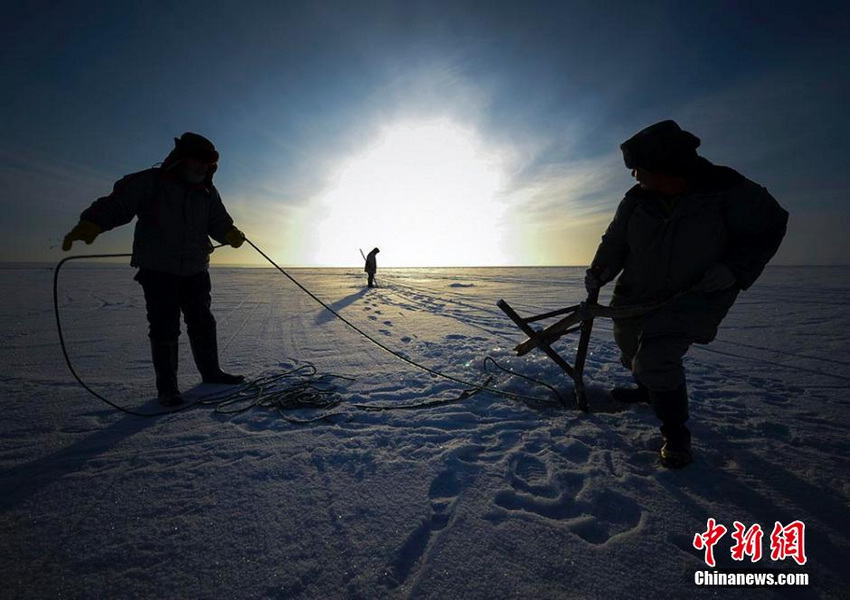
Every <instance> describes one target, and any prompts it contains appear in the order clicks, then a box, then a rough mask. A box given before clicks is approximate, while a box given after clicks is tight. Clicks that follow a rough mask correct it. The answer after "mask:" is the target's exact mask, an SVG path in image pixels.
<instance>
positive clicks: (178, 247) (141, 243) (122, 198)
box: [80, 168, 233, 276]
mask: <svg viewBox="0 0 850 600" xmlns="http://www.w3.org/2000/svg"><path fill="white" fill-rule="evenodd" d="M133 217H138V221H136V231H135V234H134V237H133V258H132V260H131V263H130V264H132V265H133V266H134V267H141V268H144V269H152V270H155V271H162V272H165V273H172V274H174V275H182V276H188V275H195V274H196V273H199V272H201V271H205V270H207V268H208V267H209V262H210V261H209V255H210V252H212V244H211V243H210V240H209V238H210V236H211V237H212V238H213V239H215V240H216V241H218V242H220V243H224V236H225V234H227V232H228V231H230V229H232V228H233V219H232V218H230V215H229V214H227V210H226V209H225V208H224V205H223V204H222V202H221V197H220V196H219V194H218V190H216V188H215V186H214V185H212V183H211V182H206V183H203V184H200V185H190V184H188V183H186V182H184V181H183V180H182V179H181V178H180V177H179V176H178V175H176V173H174V172H173V171H171V172H164V171H163V170H162V169H158V168H155V169H148V170H147V171H141V172H139V173H133V174H132V175H127V176H126V177H124V178H123V179H121V180H120V181H118V182H117V183H116V184H115V187H114V189H113V190H112V193H111V194H110V195H108V196H106V197H104V198H99V199H98V200H96V201H95V202H94V203H92V205H91V206H90V207H89V208H87V209H86V210H85V211H83V213H82V215H81V216H80V219H81V220H85V221H92V222H93V223H96V224H97V225H99V226H100V228H101V229H103V230H104V231H107V230H109V229H113V228H115V227H118V226H120V225H125V224H127V223H129V222H130V221H132V220H133Z"/></svg>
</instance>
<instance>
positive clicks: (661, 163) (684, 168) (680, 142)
mask: <svg viewBox="0 0 850 600" xmlns="http://www.w3.org/2000/svg"><path fill="white" fill-rule="evenodd" d="M699 144H700V141H699V138H698V137H697V136H695V135H694V134H692V133H690V132H687V131H684V130H683V129H682V128H681V127H679V124H678V123H676V121H673V120H669V119H668V120H666V121H661V122H659V123H656V124H655V125H650V126H649V127H647V128H646V129H642V130H641V131H639V132H637V133H636V134H635V135H633V136H632V137H630V138H629V139H628V140H626V141H625V142H623V143H622V144H620V150H622V151H623V160H624V161H625V163H626V167H628V168H629V169H637V168H641V169H646V170H647V171H652V172H653V173H661V174H664V175H687V174H688V173H689V172H690V171H691V170H692V169H693V168H694V165H695V164H697V159H698V158H699V156H698V155H697V148H698V147H699Z"/></svg>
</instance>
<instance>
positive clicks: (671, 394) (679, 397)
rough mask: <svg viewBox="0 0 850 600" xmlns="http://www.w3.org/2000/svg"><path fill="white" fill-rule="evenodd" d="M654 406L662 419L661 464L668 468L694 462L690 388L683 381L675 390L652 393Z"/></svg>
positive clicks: (676, 467)
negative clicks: (689, 400) (686, 425)
mask: <svg viewBox="0 0 850 600" xmlns="http://www.w3.org/2000/svg"><path fill="white" fill-rule="evenodd" d="M650 398H651V401H652V407H653V408H654V409H655V414H656V416H657V417H658V418H659V419H660V420H661V436H662V438H663V439H664V443H663V445H662V446H661V455H660V459H661V464H662V465H663V466H664V467H667V468H668V469H681V468H682V467H684V466H686V465H689V464H690V463H692V462H693V460H694V457H693V453H692V452H691V432H690V431H689V430H688V428H687V427H685V421H687V420H688V416H689V415H688V389H687V387H686V386H685V384H684V383H683V384H682V385H680V386H679V387H678V388H676V389H675V390H667V391H661V392H657V391H653V392H651V393H650Z"/></svg>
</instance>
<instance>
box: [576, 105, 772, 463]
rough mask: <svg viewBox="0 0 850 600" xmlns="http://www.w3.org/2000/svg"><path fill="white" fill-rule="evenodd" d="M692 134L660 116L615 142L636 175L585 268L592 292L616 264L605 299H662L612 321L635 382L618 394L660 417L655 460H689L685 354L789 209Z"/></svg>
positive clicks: (705, 337)
mask: <svg viewBox="0 0 850 600" xmlns="http://www.w3.org/2000/svg"><path fill="white" fill-rule="evenodd" d="M699 144H700V140H699V138H698V137H696V136H694V135H693V134H691V133H688V132H687V131H683V130H682V129H680V128H679V125H678V124H677V123H676V122H675V121H670V120H668V121H662V122H660V123H656V124H655V125H651V126H650V127H647V128H646V129H644V130H642V131H640V132H638V133H637V134H636V135H634V136H633V137H632V138H630V139H628V140H627V141H626V142H624V143H623V144H622V145H621V146H620V149H621V150H622V152H623V158H624V160H625V163H626V167H627V168H629V169H631V172H632V176H633V177H634V178H635V180H636V181H637V185H635V186H634V187H632V188H631V189H630V190H629V191H628V192H627V193H626V195H625V198H624V199H623V200H622V201H621V202H620V205H619V206H618V208H617V212H616V214H615V215H614V219H613V221H611V224H610V225H609V226H608V228H607V230H606V231H605V234H604V235H603V236H602V242H601V244H600V245H599V249H598V250H597V251H596V256H595V257H594V258H593V262H592V263H591V266H590V268H589V269H588V270H587V275H586V277H585V286H586V288H587V290H588V292H591V291H593V290H598V289H599V288H600V287H602V286H603V285H605V284H606V283H608V282H610V281H611V280H613V279H614V278H615V277H617V275H618V274H619V275H620V276H619V279H618V280H617V284H616V286H615V287H614V295H613V299H612V301H611V306H635V305H642V304H651V303H656V302H661V301H665V300H667V301H668V302H666V303H665V304H664V305H663V306H661V307H660V308H658V309H657V310H654V311H652V312H650V313H648V314H646V315H644V316H641V317H636V318H629V319H617V320H615V321H614V339H615V341H616V343H617V345H618V347H619V349H620V351H621V360H622V363H623V365H624V366H625V367H626V368H627V369H629V370H630V371H631V372H632V375H633V376H634V379H635V381H636V382H637V387H636V388H615V389H614V390H612V392H611V395H612V396H613V397H614V398H615V399H616V400H619V401H621V402H628V403H636V402H644V403H648V404H651V405H652V408H653V409H654V411H655V414H656V416H657V417H658V419H659V420H660V421H661V434H662V438H663V442H662V444H663V445H662V447H661V451H660V459H661V464H662V465H663V466H665V467H668V468H679V467H683V466H685V465H687V464H688V463H690V462H691V461H692V460H693V458H692V453H691V433H690V431H689V430H688V428H687V427H686V426H685V422H686V421H687V420H688V417H689V411H688V392H687V387H686V383H685V370H684V368H683V366H682V358H683V357H684V355H685V353H686V352H687V351H688V349H689V348H690V346H691V344H694V343H697V344H707V343H709V342H711V341H712V340H713V339H714V337H715V336H716V335H717V328H718V326H719V325H720V322H721V321H722V320H723V318H724V317H725V316H726V313H727V312H728V311H729V309H730V308H731V307H732V304H733V303H734V302H735V299H736V298H737V296H738V293H739V292H740V291H741V290H746V289H747V288H749V287H750V286H751V285H752V284H753V283H754V282H755V281H756V279H757V278H758V277H759V275H760V274H761V272H762V270H763V269H764V267H765V265H767V263H768V261H769V260H770V259H771V257H773V255H774V254H775V253H776V251H777V249H778V248H779V245H780V243H781V242H782V238H783V237H784V236H785V230H786V225H787V222H788V213H787V212H786V211H785V210H784V209H783V208H782V207H781V206H779V204H778V203H777V202H776V200H774V198H773V197H772V196H771V195H770V194H769V193H768V191H767V190H766V189H765V188H763V187H762V186H760V185H758V184H756V183H754V182H752V181H750V180H749V179H747V178H745V177H744V176H743V175H741V174H739V173H737V172H736V171H734V170H732V169H730V168H728V167H721V166H715V165H713V164H712V163H710V162H709V161H708V160H706V159H705V158H702V157H700V156H699V155H698V154H697V152H696V149H697V147H698V146H699Z"/></svg>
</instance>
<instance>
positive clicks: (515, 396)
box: [245, 238, 541, 404]
mask: <svg viewBox="0 0 850 600" xmlns="http://www.w3.org/2000/svg"><path fill="white" fill-rule="evenodd" d="M245 241H246V242H248V244H250V246H251V247H252V248H253V249H254V250H256V251H257V252H258V253H259V254H260V255H261V256H262V257H263V258H265V259H266V260H267V261H268V262H269V263H271V264H272V266H274V267H275V268H276V269H277V270H278V271H280V272H281V273H282V274H283V275H284V276H285V277H286V278H287V279H289V280H290V281H291V282H292V283H294V284H295V285H296V286H298V288H300V289H301V291H302V292H304V293H305V294H307V295H308V296H310V297H311V298H312V299H313V300H315V301H316V302H317V303H318V304H320V305H321V306H322V307H323V308H325V309H326V310H328V311H329V312H330V313H331V314H333V315H334V316H335V317H336V318H337V319H339V320H340V321H342V322H343V323H345V324H346V325H348V326H349V327H351V328H352V329H353V330H354V331H356V332H357V333H359V334H360V335H362V336H363V337H364V338H366V339H367V340H369V341H370V342H372V343H373V344H375V345H376V346H378V348H380V349H381V350H384V351H385V352H387V353H389V354H391V355H392V356H394V357H396V358H397V359H399V360H401V361H404V362H406V363H407V364H409V365H411V366H412V367H416V368H417V369H420V370H422V371H425V372H426V373H430V374H431V375H435V376H437V377H442V378H443V379H448V380H449V381H453V382H455V383H458V384H460V385H463V386H465V387H468V388H471V389H474V390H481V391H483V392H490V393H491V394H495V395H497V396H503V397H505V398H511V399H513V400H520V401H522V402H533V403H536V404H540V403H541V401H540V399H539V398H535V397H533V396H525V395H523V394H515V393H513V392H506V391H504V390H499V389H496V388H491V387H489V386H488V385H486V384H480V383H474V382H471V381H466V380H465V379H461V378H459V377H455V376H454V375H449V374H447V373H443V372H441V371H437V370H436V369H432V368H431V367H429V366H427V365H423V364H421V363H418V362H416V361H415V360H412V359H410V358H408V357H407V356H405V355H403V354H401V353H399V352H396V351H395V350H393V349H391V348H389V347H388V346H386V345H385V344H384V343H382V342H380V341H379V340H376V339H375V338H373V337H372V336H371V335H369V334H368V333H366V332H365V331H363V330H362V329H360V328H359V327H358V326H357V325H355V324H354V323H352V322H351V321H349V320H348V319H346V318H345V317H343V316H342V315H341V314H339V313H338V312H337V311H335V310H334V309H333V308H331V307H330V306H328V305H327V304H326V303H325V302H323V301H322V300H321V299H320V298H319V297H317V296H316V295H315V294H314V293H313V292H311V291H310V290H308V289H307V288H306V287H304V286H303V285H301V284H300V283H298V281H297V280H296V279H295V278H294V277H292V276H291V275H290V274H289V273H287V272H286V271H284V270H283V269H282V268H281V267H280V266H279V265H278V264H277V263H276V262H275V261H274V260H272V259H271V257H269V256H268V255H267V254H266V253H265V252H263V251H262V250H260V249H259V248H258V247H257V246H256V245H255V244H254V242H252V241H251V240H249V239H248V238H245ZM494 362H495V361H494ZM508 372H511V373H512V371H508Z"/></svg>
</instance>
